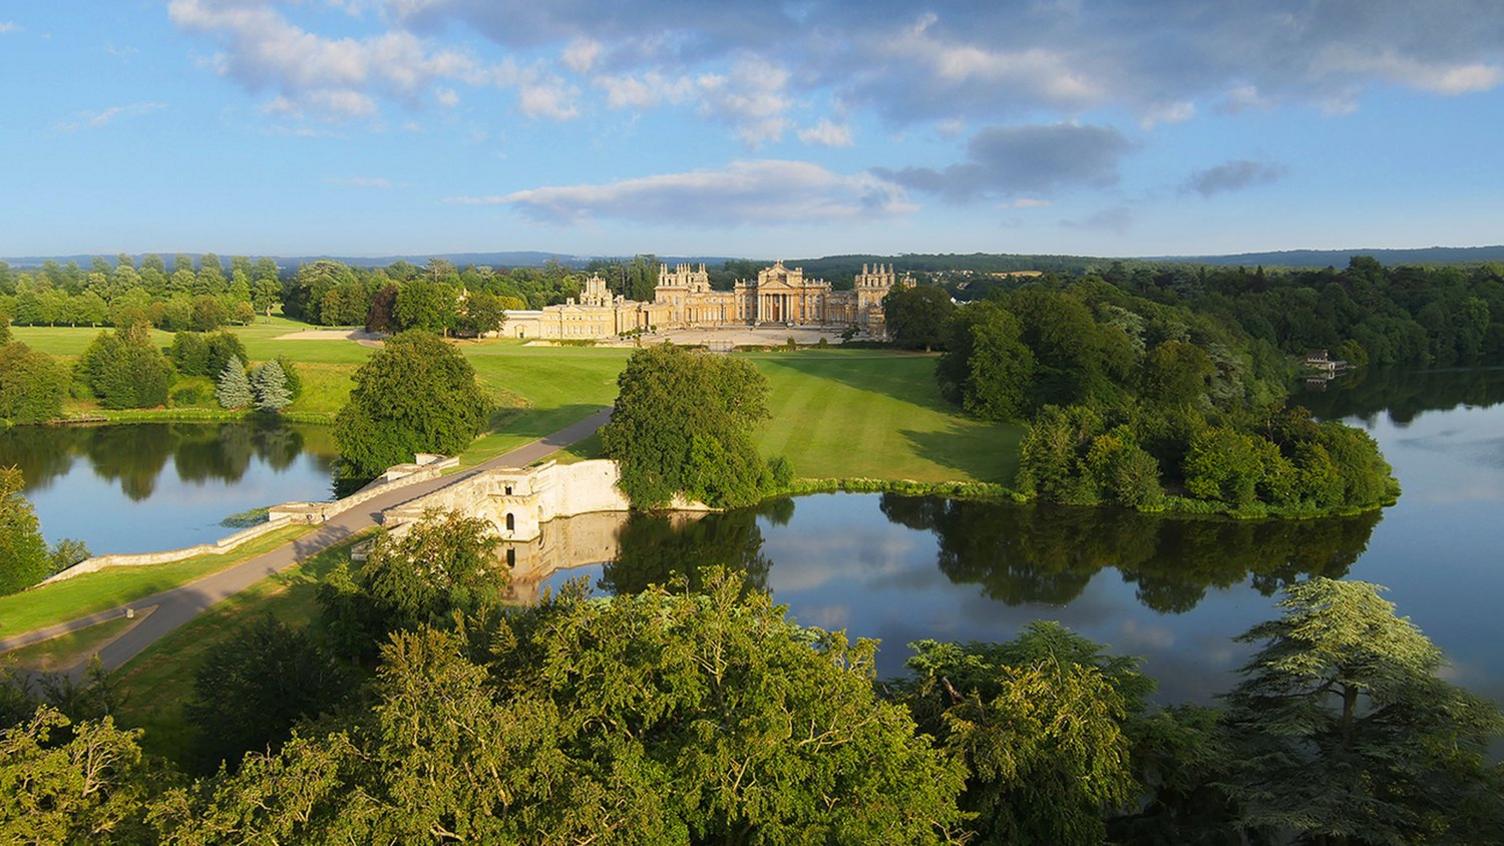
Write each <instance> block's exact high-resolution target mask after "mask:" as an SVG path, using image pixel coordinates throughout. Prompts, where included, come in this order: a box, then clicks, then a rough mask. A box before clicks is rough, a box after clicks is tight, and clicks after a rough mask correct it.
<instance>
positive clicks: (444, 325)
mask: <svg viewBox="0 0 1504 846" xmlns="http://www.w3.org/2000/svg"><path fill="white" fill-rule="evenodd" d="M458 314H459V294H458V292H457V291H456V290H455V288H454V287H453V286H452V285H449V284H447V283H444V282H430V281H428V280H426V279H419V280H415V281H412V282H409V283H407V284H406V285H403V286H402V288H401V289H400V290H399V291H398V292H397V307H396V309H395V312H394V315H395V317H396V318H397V325H398V326H399V327H401V328H402V329H423V330H426V331H429V332H434V333H439V334H447V333H448V332H449V330H450V329H452V328H454V323H455V320H456V318H457V316H458Z"/></svg>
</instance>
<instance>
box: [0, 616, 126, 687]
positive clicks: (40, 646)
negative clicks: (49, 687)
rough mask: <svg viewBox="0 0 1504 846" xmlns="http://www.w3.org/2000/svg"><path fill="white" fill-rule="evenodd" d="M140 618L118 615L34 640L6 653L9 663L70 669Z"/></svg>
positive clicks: (48, 668)
mask: <svg viewBox="0 0 1504 846" xmlns="http://www.w3.org/2000/svg"><path fill="white" fill-rule="evenodd" d="M137 622H139V620H131V619H127V618H125V617H117V618H115V619H113V620H108V621H106V622H103V623H96V624H94V625H92V626H89V627H88V628H86V629H80V630H78V631H76V632H70V633H68V634H65V635H59V636H58V637H55V638H52V639H51V640H44V641H42V642H41V643H33V644H32V645H31V646H23V647H21V648H20V649H16V650H13V651H11V652H7V653H5V656H4V658H3V659H0V660H4V661H5V662H6V663H12V664H15V665H16V666H17V667H23V668H25V669H28V670H41V671H43V672H49V673H55V672H62V671H64V670H67V669H68V668H70V667H73V666H75V665H77V664H79V663H81V662H82V661H84V660H87V659H88V658H91V657H92V656H93V655H94V654H96V653H97V652H99V649H100V648H101V647H103V646H104V645H105V644H106V643H109V642H110V641H112V640H114V639H115V638H117V637H119V636H120V635H122V634H124V633H125V630H126V629H128V628H130V627H131V626H134V625H135V624H136V623H137Z"/></svg>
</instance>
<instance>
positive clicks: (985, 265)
mask: <svg viewBox="0 0 1504 846" xmlns="http://www.w3.org/2000/svg"><path fill="white" fill-rule="evenodd" d="M143 255H147V253H136V254H134V255H133V256H132V257H133V258H134V259H135V260H136V261H137V262H138V263H139V262H140V260H141V257H142V256H143ZM156 255H160V256H162V257H163V258H164V259H166V260H168V261H171V260H172V257H173V256H175V255H178V254H177V253H157V254H156ZM185 255H188V256H191V257H192V258H193V259H194V261H198V259H199V257H200V256H201V255H202V253H186V254H185ZM230 255H231V254H229V253H221V254H220V258H221V259H228V258H229V256H230ZM1353 256H1372V257H1373V258H1375V259H1377V260H1378V261H1379V262H1380V263H1381V264H1385V265H1395V264H1467V263H1477V262H1487V261H1504V244H1494V245H1488V246H1479V247H1416V248H1408V249H1395V248H1383V249H1344V250H1275V251H1270V252H1259V253H1232V254H1227V255H1202V256H1173V255H1172V256H1117V257H1114V256H1076V255H1043V254H1038V255H1035V254H1027V253H982V252H976V253H899V254H895V255H878V254H875V253H874V254H843V255H830V256H821V257H818V258H804V259H788V260H786V261H787V263H788V264H790V265H799V266H803V267H805V268H806V269H807V270H809V272H811V273H814V274H819V273H829V272H831V271H837V270H838V269H839V271H846V270H847V269H848V268H849V267H855V266H857V265H860V264H861V263H863V262H866V263H876V262H882V263H892V264H896V265H898V266H899V268H900V269H903V270H915V271H926V270H957V269H973V270H977V271H1005V270H1045V271H1050V270H1055V271H1076V270H1081V269H1084V268H1087V267H1093V266H1100V265H1102V264H1105V263H1110V262H1114V261H1124V262H1149V263H1174V264H1207V265H1219V266H1237V265H1245V266H1249V267H1252V266H1254V265H1263V266H1264V267H1326V266H1328V265H1331V266H1334V267H1345V266H1346V265H1347V263H1348V260H1349V259H1350V258H1352V257H1353ZM98 257H101V256H97V255H95V254H92V253H79V254H75V255H62V256H13V257H0V261H4V262H6V263H7V264H9V265H10V266H12V267H39V266H41V265H42V263H43V262H47V261H56V262H58V263H60V264H66V263H67V262H70V261H72V262H77V263H78V264H79V265H80V266H84V265H87V264H89V263H90V262H91V261H93V260H94V259H95V258H98ZM102 257H103V258H105V259H108V260H111V261H113V260H114V258H115V257H114V255H105V256H102ZM271 258H272V259H273V260H275V261H276V262H277V264H278V265H279V266H281V267H283V268H292V267H299V266H301V265H304V264H308V263H309V262H314V261H319V260H321V259H332V260H334V261H340V262H344V263H345V264H348V265H350V266H352V267H385V266H387V265H389V264H392V263H394V262H397V261H406V262H410V263H412V264H419V265H421V264H424V263H426V262H427V261H428V260H429V259H434V258H437V259H444V260H445V261H449V262H452V263H454V264H456V265H461V266H463V265H472V264H481V265H490V266H493V267H542V266H543V265H545V264H547V263H549V262H551V261H554V262H558V263H559V264H562V265H564V266H566V267H570V268H583V267H585V266H586V265H588V264H589V263H590V262H592V261H595V260H597V259H615V258H624V257H623V256H607V255H602V256H581V255H569V254H566V253H551V252H546V251H542V250H510V251H499V252H469V253H432V254H424V253H409V254H397V255H387V256H333V255H320V256H271ZM658 258H659V260H660V261H663V262H666V263H668V264H676V263H681V262H687V263H691V264H699V263H701V262H703V263H705V264H707V265H713V266H719V265H722V264H725V263H726V262H759V263H761V262H768V263H770V262H772V259H768V258H755V257H753V258H747V257H733V256H659V257H658Z"/></svg>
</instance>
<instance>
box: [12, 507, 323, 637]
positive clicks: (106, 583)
mask: <svg viewBox="0 0 1504 846" xmlns="http://www.w3.org/2000/svg"><path fill="white" fill-rule="evenodd" d="M311 529H312V527H311V526H288V527H285V528H282V529H278V530H277V531H275V532H272V533H270V534H267V535H264V536H262V537H259V538H257V539H255V540H253V541H250V542H248V543H247V544H246V545H244V546H242V547H240V548H239V549H236V550H234V551H232V552H227V553H222V554H219V555H200V556H198V557H196V558H188V559H185V560H183V561H174V562H172V563H171V564H153V565H150V566H145V567H112V568H109V569H105V570H101V571H99V572H97V573H87V574H85V575H82V576H74V577H73V578H71V579H67V580H64V581H61V582H56V583H54V584H50V585H45V586H43V587H38V588H33V589H31V590H26V591H22V592H20V593H13V594H11V595H10V596H3V597H0V637H7V636H9V635H13V634H19V633H21V632H28V631H31V630H32V629H37V628H41V627H43V626H50V625H52V624H54V623H62V622H65V621H67V620H72V619H74V618H75V617H82V616H84V615H85V614H92V613H94V612H95V611H103V610H105V609H108V608H114V607H115V606H117V605H123V604H125V603H127V602H131V601H132V600H136V599H140V598H141V597H143V596H150V595H151V594H153V593H157V592H158V591H163V590H167V589H169V588H173V587H176V586H178V585H180V584H183V583H184V582H188V581H191V580H193V579H196V578H198V577H199V576H203V575H207V574H209V573H213V572H215V571H217V570H222V569H224V568H225V567H228V566H230V565H231V564H236V563H239V562H241V561H244V560H246V559H247V558H251V557H254V556H256V555H260V554H261V553H263V552H266V551H267V550H270V549H275V548H276V547H279V546H281V545H282V544H284V543H287V542H288V541H291V540H293V539H294V538H297V537H300V536H302V535H303V534H305V533H307V532H308V531H310V530H311Z"/></svg>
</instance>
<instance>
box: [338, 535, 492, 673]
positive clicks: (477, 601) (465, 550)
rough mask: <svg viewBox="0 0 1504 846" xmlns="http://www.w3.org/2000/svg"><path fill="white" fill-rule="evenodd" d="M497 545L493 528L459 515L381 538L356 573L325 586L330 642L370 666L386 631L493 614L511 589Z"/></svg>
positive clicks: (343, 571)
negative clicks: (467, 615) (369, 662)
mask: <svg viewBox="0 0 1504 846" xmlns="http://www.w3.org/2000/svg"><path fill="white" fill-rule="evenodd" d="M500 542H501V539H500V538H499V537H498V536H497V534H496V530H495V529H494V527H492V526H491V524H489V523H487V522H486V521H485V520H481V519H478V518H474V517H466V516H465V515H464V514H462V513H460V512H458V511H450V512H447V513H431V514H425V515H424V516H423V519H422V520H419V521H418V522H417V523H414V524H413V525H412V527H411V528H410V529H409V530H408V531H407V532H406V534H403V535H401V536H398V535H394V534H392V533H390V532H383V533H382V534H380V535H379V536H378V537H377V538H376V540H375V541H374V542H373V543H372V545H371V549H370V552H369V553H368V554H367V556H366V560H365V562H364V563H363V564H362V565H361V566H360V568H359V569H358V570H356V571H355V572H354V573H351V572H350V571H349V570H348V569H347V568H339V569H337V570H336V571H335V572H334V573H332V574H331V575H330V577H329V578H328V579H326V580H325V583H324V584H323V585H322V586H320V589H319V603H320V604H321V605H322V606H323V609H324V624H325V626H326V628H327V629H328V631H329V634H330V636H331V640H332V641H333V642H334V644H335V645H336V647H337V648H338V649H339V651H340V652H341V653H342V654H345V655H348V656H350V657H353V658H362V659H367V658H371V657H374V655H375V651H376V648H377V647H378V646H379V644H380V642H381V641H382V640H384V639H385V636H386V634H387V633H388V632H391V631H395V630H399V629H415V628H417V627H419V626H421V625H430V626H443V625H446V624H447V623H449V622H450V621H451V620H452V619H453V616H454V614H455V613H456V612H459V613H464V614H481V613H485V612H487V611H489V610H491V609H494V608H496V607H497V606H498V605H499V604H500V602H501V600H502V598H503V597H504V596H505V593H506V589H507V584H508V573H507V571H506V569H505V568H504V567H503V566H501V563H500V560H499V559H498V557H497V554H496V549H497V546H498V545H499V544H500Z"/></svg>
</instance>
